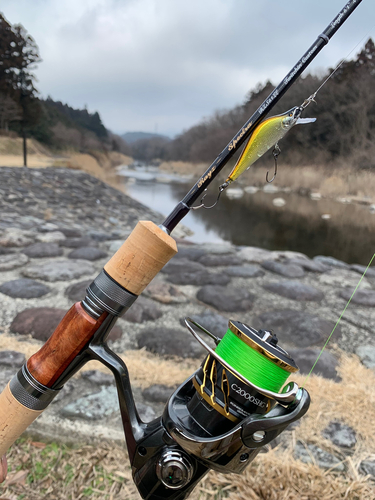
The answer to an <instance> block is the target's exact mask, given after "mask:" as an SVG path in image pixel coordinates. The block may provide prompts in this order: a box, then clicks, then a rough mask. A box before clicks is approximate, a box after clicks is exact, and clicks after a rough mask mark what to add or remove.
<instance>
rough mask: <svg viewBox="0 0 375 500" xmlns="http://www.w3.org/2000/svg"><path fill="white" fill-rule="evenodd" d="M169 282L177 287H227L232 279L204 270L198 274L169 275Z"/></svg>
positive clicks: (197, 272) (180, 273) (222, 274)
mask: <svg viewBox="0 0 375 500" xmlns="http://www.w3.org/2000/svg"><path fill="white" fill-rule="evenodd" d="M167 280H168V281H170V282H171V283H174V284H175V285H194V286H202V285H223V286H224V285H227V284H228V283H230V281H231V279H230V277H229V276H228V275H227V274H225V273H210V272H209V271H206V270H204V271H203V272H202V271H196V272H188V271H186V272H175V273H174V274H169V275H168V277H167Z"/></svg>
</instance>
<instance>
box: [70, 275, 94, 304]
mask: <svg viewBox="0 0 375 500" xmlns="http://www.w3.org/2000/svg"><path fill="white" fill-rule="evenodd" d="M92 281H93V280H92V279H90V280H83V281H79V282H78V283H73V285H69V286H68V288H67V289H66V290H65V295H66V296H67V297H68V299H69V300H71V301H72V302H79V301H81V300H83V299H84V298H85V296H86V289H87V287H88V286H89V285H91V283H92Z"/></svg>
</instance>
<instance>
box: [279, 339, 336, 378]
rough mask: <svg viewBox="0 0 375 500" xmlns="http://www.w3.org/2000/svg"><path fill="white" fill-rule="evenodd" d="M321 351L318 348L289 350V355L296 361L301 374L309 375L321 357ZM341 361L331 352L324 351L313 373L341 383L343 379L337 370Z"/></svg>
mask: <svg viewBox="0 0 375 500" xmlns="http://www.w3.org/2000/svg"><path fill="white" fill-rule="evenodd" d="M320 352H321V349H319V348H317V347H315V348H314V347H310V348H302V349H288V353H289V355H290V356H291V357H292V358H293V359H294V361H295V362H296V363H297V366H298V368H299V373H301V374H302V375H308V374H309V373H310V371H311V368H312V367H313V366H314V363H315V361H316V360H317V359H318V356H319V355H320ZM338 364H339V360H338V359H337V357H336V356H335V355H334V354H333V353H332V352H330V351H327V350H324V351H323V353H322V354H321V355H320V357H319V360H318V362H317V364H316V365H315V366H314V370H313V373H314V374H315V375H320V376H322V377H324V378H327V379H330V380H334V381H335V382H340V381H341V377H340V376H339V375H338V374H337V371H336V368H337V367H338Z"/></svg>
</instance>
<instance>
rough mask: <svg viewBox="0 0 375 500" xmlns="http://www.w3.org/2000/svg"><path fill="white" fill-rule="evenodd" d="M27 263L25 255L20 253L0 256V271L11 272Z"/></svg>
mask: <svg viewBox="0 0 375 500" xmlns="http://www.w3.org/2000/svg"><path fill="white" fill-rule="evenodd" d="M28 262H29V259H28V258H27V257H26V255H23V254H22V253H9V254H5V255H1V254H0V271H11V270H12V269H16V268H17V267H21V266H23V265H25V264H27V263H28Z"/></svg>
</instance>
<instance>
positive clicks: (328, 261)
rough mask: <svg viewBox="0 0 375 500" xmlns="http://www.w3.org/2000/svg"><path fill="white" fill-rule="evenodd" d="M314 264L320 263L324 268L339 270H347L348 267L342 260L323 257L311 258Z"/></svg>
mask: <svg viewBox="0 0 375 500" xmlns="http://www.w3.org/2000/svg"><path fill="white" fill-rule="evenodd" d="M313 260H315V261H316V262H320V263H321V264H323V265H324V266H328V267H338V268H339V269H349V265H348V264H346V262H343V261H342V260H338V259H335V258H334V257H326V256H325V255H317V256H315V257H314V258H313Z"/></svg>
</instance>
